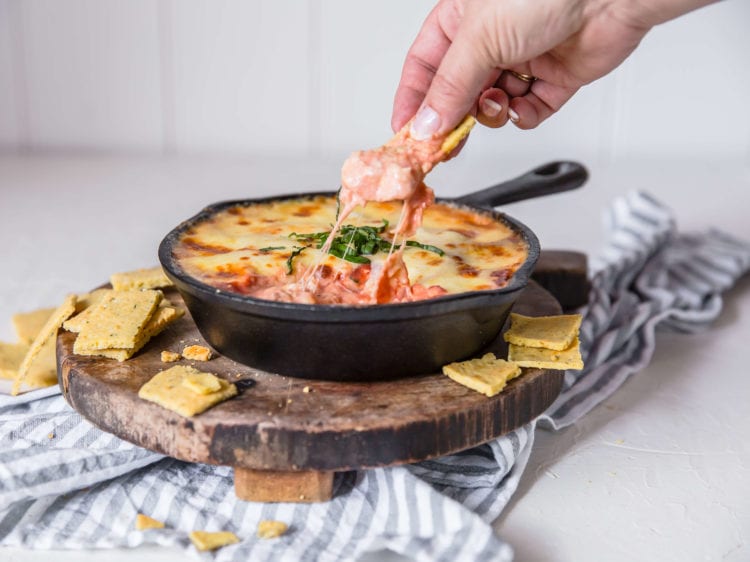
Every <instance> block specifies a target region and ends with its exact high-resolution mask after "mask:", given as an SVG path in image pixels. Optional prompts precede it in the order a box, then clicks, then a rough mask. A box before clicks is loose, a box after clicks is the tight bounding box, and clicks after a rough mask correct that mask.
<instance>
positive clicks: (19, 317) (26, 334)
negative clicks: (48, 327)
mask: <svg viewBox="0 0 750 562" xmlns="http://www.w3.org/2000/svg"><path fill="white" fill-rule="evenodd" d="M53 312H55V309H54V308H41V309H39V310H34V311H32V312H22V313H20V314H14V315H13V316H12V317H11V321H12V322H13V328H15V330H16V334H17V335H18V341H21V342H25V343H31V342H33V341H34V338H35V337H36V336H37V335H38V334H39V332H40V331H41V329H42V327H43V326H44V324H45V323H46V322H47V320H49V317H50V316H52V313H53Z"/></svg>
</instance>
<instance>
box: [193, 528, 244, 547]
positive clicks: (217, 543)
mask: <svg viewBox="0 0 750 562" xmlns="http://www.w3.org/2000/svg"><path fill="white" fill-rule="evenodd" d="M190 540H191V541H192V543H193V544H194V545H195V548H197V549H198V550H216V549H217V548H221V547H222V546H227V545H228V544H235V543H238V542H240V539H239V538H238V537H237V535H235V534H234V533H232V532H230V531H217V532H215V533H209V532H208V531H193V532H192V533H190Z"/></svg>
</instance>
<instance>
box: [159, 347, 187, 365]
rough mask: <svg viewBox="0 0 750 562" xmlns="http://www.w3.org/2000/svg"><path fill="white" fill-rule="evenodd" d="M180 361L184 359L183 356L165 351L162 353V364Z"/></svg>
mask: <svg viewBox="0 0 750 562" xmlns="http://www.w3.org/2000/svg"><path fill="white" fill-rule="evenodd" d="M180 359H182V355H180V354H179V353H176V352H174V351H167V350H164V351H162V352H161V362H162V363H174V362H175V361H179V360H180Z"/></svg>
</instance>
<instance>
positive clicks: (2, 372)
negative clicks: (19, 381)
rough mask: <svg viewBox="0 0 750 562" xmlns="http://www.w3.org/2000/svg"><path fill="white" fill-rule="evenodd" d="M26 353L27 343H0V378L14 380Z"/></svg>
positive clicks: (27, 349)
mask: <svg viewBox="0 0 750 562" xmlns="http://www.w3.org/2000/svg"><path fill="white" fill-rule="evenodd" d="M28 351H29V344H27V343H5V342H0V378H2V379H15V378H16V375H17V374H18V368H19V367H20V366H21V362H22V361H23V358H24V357H25V356H26V353H27V352H28Z"/></svg>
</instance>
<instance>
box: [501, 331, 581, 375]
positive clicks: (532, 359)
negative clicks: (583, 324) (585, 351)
mask: <svg viewBox="0 0 750 562" xmlns="http://www.w3.org/2000/svg"><path fill="white" fill-rule="evenodd" d="M579 343H580V342H579V340H578V337H577V336H576V338H575V339H574V340H573V343H572V344H571V345H570V347H569V348H568V349H564V350H562V351H558V350H556V349H543V348H541V347H525V346H522V345H514V344H510V345H509V346H508V361H513V362H514V363H517V364H518V365H520V366H521V367H537V368H540V369H558V370H561V371H563V370H567V369H577V370H580V369H583V359H582V358H581V350H580V345H579Z"/></svg>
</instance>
